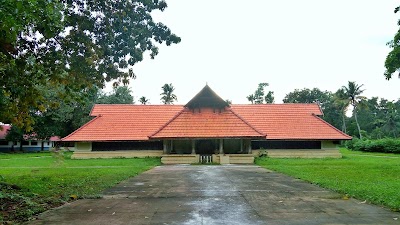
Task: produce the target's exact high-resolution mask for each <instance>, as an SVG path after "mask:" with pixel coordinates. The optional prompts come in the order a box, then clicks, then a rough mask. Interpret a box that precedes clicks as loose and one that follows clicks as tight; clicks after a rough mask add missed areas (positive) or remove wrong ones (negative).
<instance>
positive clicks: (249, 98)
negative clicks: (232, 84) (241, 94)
mask: <svg viewBox="0 0 400 225" xmlns="http://www.w3.org/2000/svg"><path fill="white" fill-rule="evenodd" d="M246 98H247V100H248V101H249V102H251V104H254V100H255V97H254V94H251V95H248V96H247V97H246Z"/></svg>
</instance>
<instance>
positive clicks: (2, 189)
mask: <svg viewBox="0 0 400 225" xmlns="http://www.w3.org/2000/svg"><path fill="white" fill-rule="evenodd" d="M70 156H71V153H65V154H63V155H57V156H54V155H51V154H50V153H25V154H0V182H1V183H0V224H1V221H2V220H5V221H6V220H12V221H22V220H25V219H27V218H29V217H30V216H32V215H34V214H37V213H39V212H42V211H44V210H46V209H48V208H51V207H54V206H58V205H60V204H63V203H64V202H65V201H69V200H71V198H74V197H75V196H76V197H78V198H94V197H98V196H99V195H100V194H101V192H102V191H103V190H104V189H106V188H109V187H112V186H113V185H115V184H117V183H119V182H120V181H122V180H125V179H127V178H129V177H132V176H135V175H137V174H139V173H141V172H143V171H146V170H148V169H150V168H152V167H154V166H157V165H160V159H158V158H145V159H87V160H71V159H70ZM15 207H16V208H15ZM13 208H15V209H13Z"/></svg>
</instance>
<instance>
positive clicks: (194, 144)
mask: <svg viewBox="0 0 400 225" xmlns="http://www.w3.org/2000/svg"><path fill="white" fill-rule="evenodd" d="M192 154H193V155H195V154H196V141H195V140H192Z"/></svg>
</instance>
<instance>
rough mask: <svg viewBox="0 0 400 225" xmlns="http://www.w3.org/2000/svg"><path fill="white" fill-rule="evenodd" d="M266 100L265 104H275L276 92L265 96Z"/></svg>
mask: <svg viewBox="0 0 400 225" xmlns="http://www.w3.org/2000/svg"><path fill="white" fill-rule="evenodd" d="M264 99H265V103H274V102H275V97H274V92H273V91H268V93H267V94H266V95H265V97H264Z"/></svg>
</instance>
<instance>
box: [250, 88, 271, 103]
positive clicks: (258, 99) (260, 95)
mask: <svg viewBox="0 0 400 225" xmlns="http://www.w3.org/2000/svg"><path fill="white" fill-rule="evenodd" d="M267 86H269V84H268V83H259V84H258V87H257V89H256V90H255V92H254V94H251V95H248V96H247V100H249V101H250V102H251V104H263V103H264V100H265V99H266V98H265V97H266V96H264V88H265V87H267ZM268 94H269V97H268V100H271V99H270V98H271V97H273V92H268ZM272 100H273V98H272Z"/></svg>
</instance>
